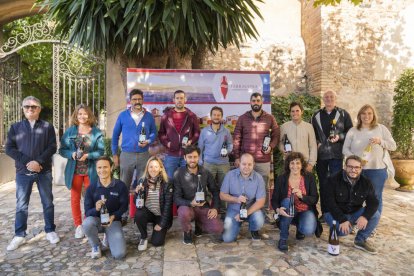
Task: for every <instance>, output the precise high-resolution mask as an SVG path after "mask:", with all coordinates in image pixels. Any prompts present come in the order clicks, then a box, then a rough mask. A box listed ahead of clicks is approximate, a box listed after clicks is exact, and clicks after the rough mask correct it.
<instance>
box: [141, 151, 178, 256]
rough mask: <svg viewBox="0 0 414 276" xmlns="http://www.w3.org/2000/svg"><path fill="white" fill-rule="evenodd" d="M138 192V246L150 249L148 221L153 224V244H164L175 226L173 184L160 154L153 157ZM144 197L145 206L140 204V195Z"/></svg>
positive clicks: (149, 161)
mask: <svg viewBox="0 0 414 276" xmlns="http://www.w3.org/2000/svg"><path fill="white" fill-rule="evenodd" d="M133 189H134V191H135V196H134V202H135V203H136V205H137V210H136V212H135V223H136V224H137V227H138V230H139V232H140V233H141V239H140V242H139V245H138V250H139V251H144V250H146V249H147V246H148V240H147V236H148V234H147V224H148V222H152V223H153V231H152V237H151V243H152V245H153V246H161V245H164V242H165V236H166V234H167V230H168V229H169V228H170V227H171V225H172V219H173V213H172V204H173V186H172V184H171V183H170V182H169V181H168V175H167V172H166V171H165V167H164V165H163V163H162V161H161V159H159V158H158V157H156V156H152V157H150V159H149V160H148V162H147V165H146V167H145V171H144V174H143V176H142V178H140V179H139V180H138V179H136V180H135V182H134V184H133ZM138 194H140V195H143V196H142V197H141V196H139V198H140V199H143V201H144V202H143V205H139V204H138V201H137V198H138Z"/></svg>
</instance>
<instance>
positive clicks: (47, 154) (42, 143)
mask: <svg viewBox="0 0 414 276" xmlns="http://www.w3.org/2000/svg"><path fill="white" fill-rule="evenodd" d="M55 153H56V134H55V129H54V128H53V125H52V124H50V123H48V122H46V121H43V120H37V121H36V123H35V124H34V127H33V129H32V127H31V126H30V123H29V121H28V120H26V119H24V120H23V121H20V122H17V123H15V124H13V125H12V126H11V127H10V130H9V132H8V134H7V142H6V154H7V155H8V156H10V157H11V158H13V159H14V161H15V163H16V173H18V174H26V173H29V171H28V170H27V168H26V164H27V163H29V162H30V161H33V160H35V161H37V162H38V163H39V164H40V165H41V166H42V167H43V169H42V171H41V172H40V173H45V172H50V171H51V170H52V156H53V154H55Z"/></svg>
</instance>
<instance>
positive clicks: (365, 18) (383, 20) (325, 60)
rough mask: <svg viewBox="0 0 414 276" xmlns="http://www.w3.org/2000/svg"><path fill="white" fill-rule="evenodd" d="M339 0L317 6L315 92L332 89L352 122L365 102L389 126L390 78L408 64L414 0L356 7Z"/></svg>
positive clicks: (382, 1) (386, 0)
mask: <svg viewBox="0 0 414 276" xmlns="http://www.w3.org/2000/svg"><path fill="white" fill-rule="evenodd" d="M342 2H343V3H342V4H341V5H339V6H337V7H331V6H329V7H322V8H321V9H320V11H321V30H322V36H321V44H322V46H321V47H319V46H317V45H316V48H317V50H318V51H319V50H320V49H322V51H321V53H322V56H321V63H322V70H321V72H320V74H321V82H320V84H321V85H320V91H321V92H323V91H325V90H326V89H328V88H332V89H334V90H336V91H337V92H338V105H340V106H342V107H344V108H346V109H347V110H348V111H349V112H350V113H351V116H352V117H353V118H354V121H355V120H356V114H357V112H358V110H359V109H360V107H361V106H362V105H363V104H366V103H369V104H372V105H374V106H375V107H376V108H377V109H378V113H379V117H380V122H382V123H384V124H386V125H388V126H390V125H391V122H392V104H393V102H392V97H393V89H394V82H395V80H396V79H397V78H398V76H399V74H400V73H401V72H402V70H404V69H405V68H406V67H408V66H413V65H414V58H413V53H414V40H413V33H412V31H411V29H412V26H413V23H414V22H413V20H414V19H412V15H413V11H414V0H408V1H392V0H374V1H366V2H364V4H362V5H360V6H358V7H355V6H354V5H352V4H350V3H348V1H342ZM410 15H411V18H410ZM302 18H304V17H302ZM305 19H306V18H305ZM410 22H411V23H410ZM304 24H308V22H305V23H304ZM410 24H411V25H410ZM311 25H312V24H311ZM410 40H411V41H410ZM308 46H309V45H307V47H308ZM314 46H315V45H314ZM311 47H312V46H311ZM314 50H315V49H307V52H308V53H309V52H310V51H314ZM308 61H312V56H307V62H308ZM311 64H312V62H309V63H307V65H308V66H309V65H311ZM309 68H311V67H309ZM311 77H312V75H311ZM313 92H315V91H313ZM316 92H317V91H316Z"/></svg>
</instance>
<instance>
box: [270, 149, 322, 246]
mask: <svg viewBox="0 0 414 276" xmlns="http://www.w3.org/2000/svg"><path fill="white" fill-rule="evenodd" d="M291 200H293V201H294V203H293V204H291ZM317 202H318V191H317V189H316V184H315V178H314V177H313V175H312V174H311V173H308V172H306V162H305V159H304V157H303V155H302V154H301V153H299V152H292V153H290V154H289V155H288V156H287V157H286V160H285V165H284V174H282V175H280V176H279V177H278V178H277V179H276V183H275V187H274V190H273V196H272V206H273V209H274V210H276V212H277V214H278V215H279V218H280V239H279V243H278V248H279V250H281V251H287V250H288V244H287V239H288V237H289V226H290V224H295V225H296V239H298V240H302V239H304V238H305V236H311V235H313V234H314V233H315V229H316V217H317V213H316V212H317V211H316V203H317Z"/></svg>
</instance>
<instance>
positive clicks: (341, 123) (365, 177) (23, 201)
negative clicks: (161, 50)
mask: <svg viewBox="0 0 414 276" xmlns="http://www.w3.org/2000/svg"><path fill="white" fill-rule="evenodd" d="M129 100H130V108H128V109H126V110H125V111H123V112H121V113H120V115H119V116H118V119H117V121H116V123H115V126H114V130H113V135H112V145H111V148H112V153H113V161H112V160H111V158H109V157H106V156H103V155H104V145H103V135H102V133H101V131H100V130H99V129H98V128H97V127H96V121H95V117H94V115H93V112H92V111H91V109H90V108H89V107H88V106H85V105H82V104H81V105H79V106H77V107H76V108H75V110H74V112H73V115H72V118H71V126H70V127H69V128H68V129H67V130H66V131H65V133H64V134H63V136H62V140H61V145H60V149H59V153H60V154H61V155H62V156H63V157H65V158H67V159H68V162H67V165H66V168H65V184H66V186H67V187H68V188H69V189H70V191H71V209H72V217H73V222H74V225H75V238H83V237H84V236H86V237H87V238H88V241H89V244H90V245H91V248H92V252H91V256H92V258H99V257H100V256H101V249H102V247H109V249H110V251H111V254H112V255H113V256H114V257H115V258H123V257H124V256H125V254H126V242H125V237H124V233H123V230H122V224H123V219H124V217H125V214H127V212H128V208H129V195H130V194H133V195H134V201H133V202H134V204H136V205H137V210H136V212H135V216H134V222H135V224H136V225H137V228H138V230H139V232H140V241H139V244H138V250H139V251H143V250H146V249H147V247H148V241H149V238H148V233H147V224H148V223H152V228H153V231H152V236H151V239H150V243H151V244H152V245H153V246H161V245H163V244H164V243H165V238H166V234H167V231H168V229H169V228H170V227H171V225H172V222H173V204H175V205H176V206H177V212H178V220H179V222H180V224H181V228H182V231H183V242H184V243H185V244H193V242H194V236H195V237H198V236H200V235H202V234H203V233H205V232H207V233H213V234H216V235H220V236H221V238H222V240H223V241H224V242H234V241H236V239H237V237H238V235H239V231H240V227H241V225H242V223H243V222H244V221H246V222H248V224H249V226H248V227H249V231H250V234H251V237H252V239H253V240H260V238H261V235H260V234H259V231H260V229H261V228H262V226H263V225H264V223H265V221H266V213H267V212H269V209H270V205H271V207H272V208H273V210H275V212H276V213H277V214H278V217H279V219H278V221H279V223H278V225H279V228H280V239H279V242H278V248H279V249H280V250H282V251H287V250H288V242H287V240H288V236H289V227H290V225H296V228H297V230H296V239H298V240H301V239H303V238H304V237H305V236H310V235H313V234H316V235H317V236H320V233H321V229H318V228H321V227H318V224H319V222H320V221H323V220H325V221H326V222H327V223H328V224H329V225H330V226H332V225H333V221H336V222H337V224H336V225H337V227H338V232H339V234H340V235H346V234H348V233H351V232H353V231H356V230H357V231H358V232H357V234H356V237H355V246H356V247H358V248H360V249H363V250H365V251H367V252H370V253H373V254H374V253H376V249H375V247H374V246H373V245H372V244H370V243H369V242H368V241H367V239H368V238H369V237H370V235H371V234H372V233H373V231H375V228H376V227H377V225H378V222H379V219H380V214H381V211H382V191H383V188H384V183H385V181H386V179H387V170H386V165H385V163H384V161H383V158H384V153H385V152H386V151H387V150H390V151H392V150H395V148H396V145H395V142H394V140H393V138H392V136H391V134H390V132H389V131H388V129H387V128H386V127H385V126H383V125H381V124H379V123H378V122H377V120H378V118H377V114H376V112H375V109H374V107H372V106H371V105H364V106H363V107H362V108H361V110H360V111H359V113H358V116H357V121H358V122H357V126H356V127H353V124H352V120H351V117H350V115H349V114H348V112H346V111H345V110H343V109H341V108H338V107H337V106H336V93H335V92H334V91H332V90H328V91H326V92H325V93H324V95H323V102H324V105H325V106H324V108H322V109H320V110H318V111H317V112H316V113H315V114H314V115H313V116H312V121H311V123H307V122H305V121H303V120H302V115H303V111H304V109H303V106H302V105H301V104H300V103H298V102H293V103H292V104H291V105H290V114H291V119H292V120H291V121H289V122H286V123H284V124H283V125H281V126H280V127H279V126H278V124H277V122H276V119H275V118H274V116H273V115H272V114H269V113H267V112H266V111H264V110H263V108H262V107H263V97H262V95H261V94H260V93H253V94H252V95H251V97H250V105H251V109H250V110H249V111H247V112H246V113H244V114H242V115H241V116H240V117H239V118H238V121H237V123H236V126H235V129H234V133H233V135H232V134H231V133H230V131H229V130H228V128H226V127H225V125H224V124H223V109H222V108H220V107H218V106H215V107H213V108H212V109H211V111H210V117H211V124H210V125H208V126H206V127H204V128H203V129H202V130H201V131H200V126H199V120H198V118H197V116H196V115H195V114H194V113H193V112H192V111H191V110H190V109H189V108H187V107H186V106H185V104H186V101H187V99H186V93H185V92H184V91H182V90H177V91H175V92H174V96H173V101H174V107H172V108H169V109H167V110H165V112H164V114H163V116H162V118H161V123H160V126H159V130H158V131H157V127H156V125H155V120H154V118H153V116H152V114H151V113H150V112H149V111H147V110H146V109H145V108H144V107H143V103H144V93H143V92H142V91H141V90H138V89H134V90H132V91H131V92H130V93H129ZM22 108H23V111H24V115H25V117H26V119H24V120H22V121H21V122H18V123H15V124H14V125H12V126H11V128H10V130H9V133H8V139H7V144H6V153H7V154H8V155H9V156H11V157H12V158H13V159H14V160H15V162H16V186H17V188H16V197H17V204H16V221H15V236H14V238H13V239H12V241H11V242H10V244H9V246H8V247H7V250H15V249H17V248H18V247H19V246H20V245H22V244H23V243H25V236H26V229H27V217H28V204H29V198H30V194H31V191H32V186H33V184H34V183H35V182H36V183H37V187H38V189H39V193H40V197H41V201H42V205H43V213H44V219H45V224H46V225H45V232H46V238H47V239H48V240H49V241H50V242H51V243H57V242H59V240H60V239H59V236H58V235H57V234H56V232H55V228H56V226H55V224H54V205H53V194H52V176H51V163H52V155H53V154H54V153H55V152H56V149H57V145H56V138H55V137H56V136H55V131H54V128H53V126H52V125H51V124H50V123H48V122H45V121H43V120H40V119H39V114H40V111H41V104H40V101H39V100H38V99H37V98H35V97H32V96H29V97H26V98H25V99H24V100H23V107H22ZM121 135H122V142H121V145H120V150H119V140H120V136H121ZM157 139H158V140H159V142H160V143H161V144H162V145H163V146H164V148H165V158H164V159H163V160H161V159H160V158H159V157H157V156H151V154H150V153H149V146H150V145H151V144H153V143H154V142H155V141H156V140H157ZM287 141H288V143H289V145H290V147H289V148H288V147H286V143H287ZM276 147H278V148H279V150H280V151H281V153H282V154H283V158H284V160H285V161H284V172H283V173H282V174H281V175H279V176H278V177H277V178H276V180H275V183H274V189H273V193H272V195H270V191H269V174H270V165H271V164H270V162H271V157H272V154H273V151H274V150H275V148H276ZM119 152H120V153H119ZM230 154H232V155H233V156H234V158H235V162H234V165H235V167H236V168H235V169H233V170H230V162H229V155H230ZM343 156H345V157H346V160H345V164H344V165H343ZM112 162H113V163H114V164H113V163H112ZM113 165H114V166H116V167H118V166H119V167H120V180H117V179H114V178H113V177H112V174H111V168H112V167H113ZM315 165H316V172H317V175H318V179H319V188H320V189H319V193H318V189H317V185H316V181H315V178H314V176H313V174H312V171H313V167H314V166H315ZM134 172H135V173H134ZM134 175H135V177H134ZM83 191H85V192H84V211H85V215H84V220H83V221H82V213H81V206H80V202H81V195H82V194H83ZM319 195H320V199H321V211H322V216H321V217H320V218H319V219H318V211H317V208H316V205H317V202H318V200H319ZM269 202H270V203H269ZM105 212H107V213H109V220H108V221H105V223H103V221H102V219H101V214H102V213H105ZM220 214H222V218H223V219H221V217H220ZM223 220H224V221H223ZM193 221H194V224H195V228H194V231H193V229H192V222H193ZM318 221H319V222H318ZM354 226H356V227H354ZM100 232H104V233H105V234H104V237H103V239H102V240H100V239H99V236H98V234H99V233H100Z"/></svg>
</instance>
